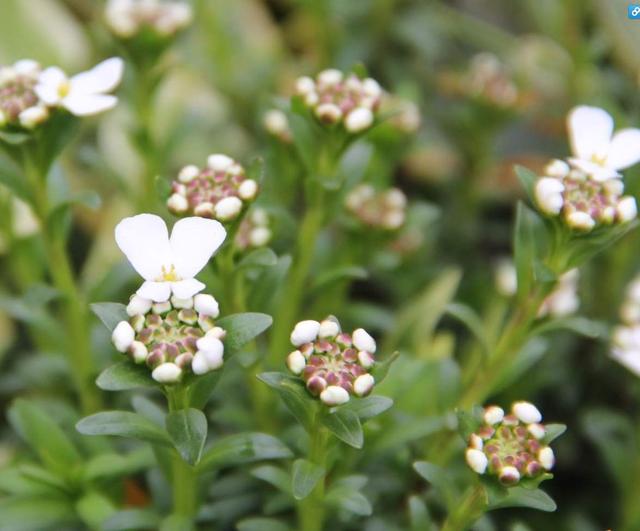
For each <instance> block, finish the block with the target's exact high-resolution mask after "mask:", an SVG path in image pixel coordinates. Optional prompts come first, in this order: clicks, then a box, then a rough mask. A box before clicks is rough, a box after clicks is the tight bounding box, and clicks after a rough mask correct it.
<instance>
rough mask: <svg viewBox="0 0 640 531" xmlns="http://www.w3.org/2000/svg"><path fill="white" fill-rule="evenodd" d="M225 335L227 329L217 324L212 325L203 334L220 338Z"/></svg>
mask: <svg viewBox="0 0 640 531" xmlns="http://www.w3.org/2000/svg"><path fill="white" fill-rule="evenodd" d="M226 335H227V331H226V330H225V329H224V328H220V327H219V326H214V327H213V328H212V329H211V330H209V331H208V332H207V333H206V334H205V336H211V337H215V338H216V339H220V340H223V339H224V337H225V336H226Z"/></svg>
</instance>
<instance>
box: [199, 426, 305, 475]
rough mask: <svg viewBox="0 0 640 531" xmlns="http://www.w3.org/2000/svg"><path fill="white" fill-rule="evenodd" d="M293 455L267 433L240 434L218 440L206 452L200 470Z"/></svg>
mask: <svg viewBox="0 0 640 531" xmlns="http://www.w3.org/2000/svg"><path fill="white" fill-rule="evenodd" d="M292 455H293V454H292V453H291V450H289V448H287V447H286V446H285V445H284V444H283V443H282V442H281V441H280V439H277V438H276V437H273V436H272V435H267V434H266V433H238V434H236V435H229V436H227V437H222V438H219V439H217V440H216V441H215V442H214V443H213V444H212V445H211V447H209V449H208V450H207V451H205V453H204V455H203V456H202V459H201V460H200V463H199V464H198V470H200V471H203V470H209V469H215V468H222V467H227V466H235V465H239V464H244V463H251V462H254V461H262V460H264V459H285V458H288V457H291V456H292Z"/></svg>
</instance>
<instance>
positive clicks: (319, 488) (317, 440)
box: [298, 413, 329, 531]
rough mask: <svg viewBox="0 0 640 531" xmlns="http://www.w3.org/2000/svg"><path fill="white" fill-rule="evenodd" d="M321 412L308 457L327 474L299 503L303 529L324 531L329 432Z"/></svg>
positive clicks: (317, 419)
mask: <svg viewBox="0 0 640 531" xmlns="http://www.w3.org/2000/svg"><path fill="white" fill-rule="evenodd" d="M319 416H320V413H316V418H315V421H314V423H313V427H312V431H311V433H310V434H309V435H310V438H311V440H310V443H309V456H308V459H309V461H311V462H312V463H314V464H316V465H318V466H320V467H322V468H323V469H324V470H325V476H324V477H323V478H322V479H321V480H320V481H319V482H318V484H317V485H316V486H315V488H314V489H313V491H311V494H309V496H307V497H306V498H305V499H304V500H302V501H301V502H300V503H299V505H298V517H299V521H300V529H301V531H322V528H323V527H324V518H325V507H324V494H325V481H326V464H327V443H328V441H329V433H328V432H327V430H326V428H325V427H324V426H323V425H322V423H321V422H320V419H319Z"/></svg>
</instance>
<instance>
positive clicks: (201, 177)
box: [167, 154, 258, 222]
mask: <svg viewBox="0 0 640 531" xmlns="http://www.w3.org/2000/svg"><path fill="white" fill-rule="evenodd" d="M171 191H172V194H171V196H170V197H169V199H168V200H167V207H168V209H169V210H170V211H171V212H172V213H174V214H176V215H177V216H187V215H189V216H199V217H203V218H215V219H217V220H219V221H222V222H228V221H232V220H234V219H236V218H237V217H238V215H239V214H240V212H241V211H242V209H243V208H244V207H245V206H246V204H247V203H249V202H250V201H252V200H253V199H254V198H255V197H256V195H257V194H258V183H257V182H256V181H254V180H253V179H249V178H247V176H246V174H245V171H244V168H243V167H242V166H241V165H240V164H238V163H237V162H236V161H235V160H233V159H232V158H231V157H228V156H227V155H221V154H214V155H209V157H208V159H207V165H206V167H205V168H203V169H200V168H198V167H197V166H195V165H189V166H185V167H184V168H182V170H180V173H179V174H178V178H177V180H175V181H173V183H172V185H171Z"/></svg>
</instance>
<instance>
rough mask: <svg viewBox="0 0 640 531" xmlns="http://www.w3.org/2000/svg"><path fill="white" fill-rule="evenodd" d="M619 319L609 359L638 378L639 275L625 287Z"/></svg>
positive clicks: (639, 348) (639, 372)
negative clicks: (619, 322)
mask: <svg viewBox="0 0 640 531" xmlns="http://www.w3.org/2000/svg"><path fill="white" fill-rule="evenodd" d="M620 319H621V321H622V322H621V324H619V325H618V326H616V327H615V328H614V329H613V335H612V346H611V357H612V358H613V359H614V360H616V361H617V362H618V363H620V364H621V365H624V366H625V367H626V368H627V369H629V370H630V371H631V372H633V373H634V374H636V375H638V376H640V275H637V276H636V277H635V278H634V279H633V280H632V281H631V283H630V284H629V286H627V292H626V296H625V300H624V302H623V303H622V306H621V307H620Z"/></svg>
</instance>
